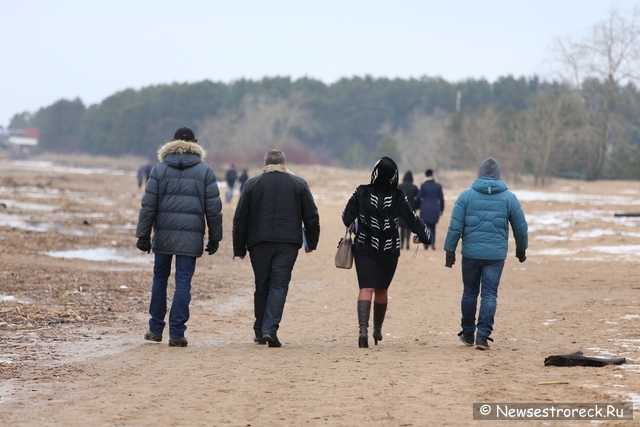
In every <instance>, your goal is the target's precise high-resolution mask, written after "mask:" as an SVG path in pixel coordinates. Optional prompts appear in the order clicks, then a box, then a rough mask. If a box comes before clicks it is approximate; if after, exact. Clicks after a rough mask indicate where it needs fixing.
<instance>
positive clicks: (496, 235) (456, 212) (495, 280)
mask: <svg viewBox="0 0 640 427" xmlns="http://www.w3.org/2000/svg"><path fill="white" fill-rule="evenodd" d="M509 224H511V228H512V230H513V237H514V238H515V241H516V258H518V261H520V262H524V261H525V260H526V259H527V257H526V255H525V251H526V249H527V247H528V243H529V238H528V227H527V221H526V219H525V217H524V212H523V211H522V207H521V206H520V202H519V201H518V198H517V197H516V196H515V194H513V193H512V192H511V191H509V190H508V188H507V185H506V184H505V183H504V182H503V181H501V180H500V165H499V164H498V162H496V161H495V159H493V158H491V157H490V158H488V159H487V160H485V161H484V162H482V164H481V165H480V169H479V170H478V178H477V179H476V180H475V181H474V182H473V184H471V188H468V189H466V190H464V191H463V192H462V193H460V195H459V196H458V198H457V200H456V204H455V206H454V207H453V212H451V222H450V223H449V231H448V233H447V238H446V240H445V243H444V250H445V251H446V252H447V255H446V262H445V266H446V267H449V268H451V266H452V265H453V264H454V263H455V261H456V253H455V252H456V247H457V246H458V241H459V240H460V239H462V284H463V286H464V290H463V292H462V302H461V304H460V305H461V310H462V320H461V325H462V331H460V333H459V334H458V336H459V337H460V340H461V341H462V342H463V343H464V344H465V345H467V346H472V345H473V344H474V334H475V333H476V329H477V335H476V336H475V346H476V348H477V349H480V350H488V349H489V342H488V341H493V340H492V339H491V338H489V336H490V335H491V332H492V331H493V321H494V316H495V314H496V308H497V299H498V286H499V285H500V277H501V276H502V270H503V268H504V260H505V259H506V258H507V250H508V246H509ZM478 295H480V298H481V301H480V311H479V314H478V323H477V324H476V308H477V304H478Z"/></svg>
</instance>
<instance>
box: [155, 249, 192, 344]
mask: <svg viewBox="0 0 640 427" xmlns="http://www.w3.org/2000/svg"><path fill="white" fill-rule="evenodd" d="M172 258H173V255H163V254H155V263H154V265H153V285H152V286H151V303H150V304H149V314H150V315H151V318H150V319H149V330H150V331H151V332H152V333H154V334H156V335H162V331H163V330H164V327H165V325H166V323H165V321H164V318H165V316H166V314H167V283H168V281H169V274H170V273H171V260H172ZM195 270H196V258H194V257H190V256H184V255H176V273H175V279H176V289H175V291H174V293H173V302H172V303H171V311H170V312H169V336H170V337H172V338H180V337H183V336H184V331H186V330H187V326H186V325H185V323H187V320H189V303H190V302H191V278H192V277H193V273H194V272H195Z"/></svg>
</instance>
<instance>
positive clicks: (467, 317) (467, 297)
mask: <svg viewBox="0 0 640 427" xmlns="http://www.w3.org/2000/svg"><path fill="white" fill-rule="evenodd" d="M503 268H504V260H486V259H471V258H465V257H462V284H463V285H464V290H463V292H462V302H461V309H462V330H463V331H465V332H468V333H471V332H475V331H476V308H477V304H478V294H480V312H479V314H478V325H477V329H478V335H481V336H484V337H489V336H490V335H491V332H492V331H493V318H494V316H495V315H496V308H497V307H498V302H497V300H498V286H499V285H500V276H502V269H503Z"/></svg>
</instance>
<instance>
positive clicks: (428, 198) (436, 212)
mask: <svg viewBox="0 0 640 427" xmlns="http://www.w3.org/2000/svg"><path fill="white" fill-rule="evenodd" d="M424 174H425V176H426V179H425V181H424V182H423V183H422V185H421V186H420V191H418V194H417V195H416V202H417V203H418V204H419V206H420V218H422V220H423V221H424V223H425V224H427V227H429V231H430V232H431V249H434V250H435V249H436V224H437V223H438V221H439V220H440V216H441V215H442V211H443V210H444V193H443V192H442V185H440V184H439V183H437V182H436V180H435V179H434V177H433V170H431V169H427V170H426V172H425V173H424ZM424 248H425V249H428V248H429V245H424Z"/></svg>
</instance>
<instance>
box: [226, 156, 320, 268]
mask: <svg viewBox="0 0 640 427" xmlns="http://www.w3.org/2000/svg"><path fill="white" fill-rule="evenodd" d="M303 224H304V227H305V228H306V230H307V240H308V243H309V248H310V249H312V250H315V249H316V248H317V246H318V240H319V238H320V216H319V215H318V208H317V207H316V204H315V202H314V201H313V196H312V195H311V191H310V190H309V186H308V185H307V182H306V181H305V180H304V179H302V178H300V177H299V176H296V175H294V174H292V173H291V172H289V170H288V169H287V168H286V167H285V166H284V165H266V166H265V167H264V169H263V170H262V172H261V173H260V174H258V175H256V176H254V177H253V178H250V179H249V180H247V182H246V183H245V184H244V190H243V191H242V194H241V195H240V200H238V204H237V206H236V211H235V215H234V216H233V255H234V256H245V255H246V254H247V249H249V250H251V246H253V245H255V244H256V243H259V242H280V243H295V244H297V245H298V247H301V246H302V227H303Z"/></svg>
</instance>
